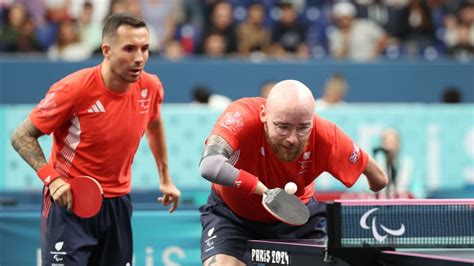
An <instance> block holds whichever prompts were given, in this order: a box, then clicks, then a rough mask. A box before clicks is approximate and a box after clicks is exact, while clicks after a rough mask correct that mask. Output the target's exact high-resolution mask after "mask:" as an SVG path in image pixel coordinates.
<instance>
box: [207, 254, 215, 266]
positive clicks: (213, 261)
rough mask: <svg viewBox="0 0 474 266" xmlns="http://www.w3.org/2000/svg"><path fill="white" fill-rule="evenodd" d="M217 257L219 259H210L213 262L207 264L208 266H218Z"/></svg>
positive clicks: (213, 257)
mask: <svg viewBox="0 0 474 266" xmlns="http://www.w3.org/2000/svg"><path fill="white" fill-rule="evenodd" d="M216 257H217V255H214V256H212V257H211V258H210V259H211V260H210V261H209V263H208V264H207V266H213V265H217V264H216V263H217V259H216Z"/></svg>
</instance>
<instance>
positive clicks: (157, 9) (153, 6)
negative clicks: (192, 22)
mask: <svg viewBox="0 0 474 266" xmlns="http://www.w3.org/2000/svg"><path fill="white" fill-rule="evenodd" d="M134 1H135V2H137V3H139V4H140V8H141V14H143V19H144V20H145V22H147V23H148V25H151V26H152V28H153V30H154V31H155V34H156V38H157V41H158V43H157V47H156V49H157V50H158V51H162V50H163V49H164V48H165V47H166V45H167V44H168V42H170V41H172V40H173V37H174V35H175V30H176V21H175V8H176V6H175V1H169V0H134Z"/></svg>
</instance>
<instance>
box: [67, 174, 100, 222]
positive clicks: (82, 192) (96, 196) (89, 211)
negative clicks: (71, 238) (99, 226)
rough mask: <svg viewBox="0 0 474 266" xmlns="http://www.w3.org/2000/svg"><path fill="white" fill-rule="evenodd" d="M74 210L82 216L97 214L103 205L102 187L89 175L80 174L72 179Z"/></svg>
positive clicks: (88, 216) (87, 216)
mask: <svg viewBox="0 0 474 266" xmlns="http://www.w3.org/2000/svg"><path fill="white" fill-rule="evenodd" d="M70 186H71V193H72V211H73V212H74V213H75V214H76V215H77V216H79V217H81V218H90V217H92V216H94V215H96V214H97V213H98V212H99V210H100V208H101V207H102V194H103V192H102V187H101V186H100V184H99V182H97V180H95V179H94V178H92V177H89V176H78V177H75V178H73V179H72V181H71V183H70Z"/></svg>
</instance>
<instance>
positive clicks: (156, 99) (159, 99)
mask: <svg viewBox="0 0 474 266" xmlns="http://www.w3.org/2000/svg"><path fill="white" fill-rule="evenodd" d="M147 86H148V87H149V88H153V91H155V92H156V93H155V95H154V96H153V102H152V103H151V106H152V109H151V114H150V121H148V122H151V121H153V120H155V119H157V118H158V117H160V115H161V104H162V103H163V98H164V90H163V84H162V83H161V81H160V79H159V78H158V77H157V76H156V75H148V80H147Z"/></svg>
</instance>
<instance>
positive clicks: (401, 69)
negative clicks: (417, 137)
mask: <svg viewBox="0 0 474 266" xmlns="http://www.w3.org/2000/svg"><path fill="white" fill-rule="evenodd" d="M98 63H100V59H94V60H88V61H84V62H77V63H67V62H50V61H46V60H34V61H33V60H7V59H0V88H1V89H0V103H36V102H38V101H39V100H40V99H41V98H42V97H43V96H44V94H45V92H46V90H47V89H48V88H49V87H50V86H51V85H52V84H53V83H54V82H55V81H57V80H59V79H61V78H62V77H64V76H66V75H67V74H69V73H71V72H73V71H75V70H79V69H80V68H83V67H90V66H94V65H96V64H98ZM146 69H147V71H148V72H151V73H154V74H157V75H158V76H159V77H160V78H161V80H162V82H163V83H164V85H165V102H168V103H184V102H189V101H190V100H191V90H192V87H193V86H194V85H196V84H208V85H209V86H210V87H211V88H212V90H213V91H214V92H216V93H219V94H224V95H227V96H229V97H231V98H232V99H237V98H241V97H249V96H256V95H258V94H259V86H260V85H261V83H262V82H264V81H267V80H282V79H298V80H301V81H303V82H304V83H306V84H307V85H308V86H309V87H310V88H311V89H312V90H313V93H314V95H315V96H316V97H318V96H320V95H321V92H322V89H323V85H324V83H325V81H326V80H327V78H328V77H329V76H330V75H331V74H333V73H334V72H341V73H342V74H343V75H344V76H346V78H347V80H348V83H349V85H350V90H349V93H348V95H347V101H349V102H425V103H428V102H439V99H440V98H441V94H442V90H443V89H444V88H445V87H446V86H451V85H453V86H458V87H459V89H460V90H461V91H462V94H463V98H464V101H465V102H471V103H472V102H474V63H466V64H460V63H457V62H452V61H433V62H423V61H413V62H411V61H381V62H374V63H368V64H367V63H366V64H362V63H348V62H344V61H308V62H287V61H280V62H262V63H252V62H249V61H244V60H217V61H210V60H199V59H195V60H185V61H182V62H178V63H174V62H165V61H161V60H159V59H156V58H153V59H150V61H149V63H148V65H147V67H146Z"/></svg>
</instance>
